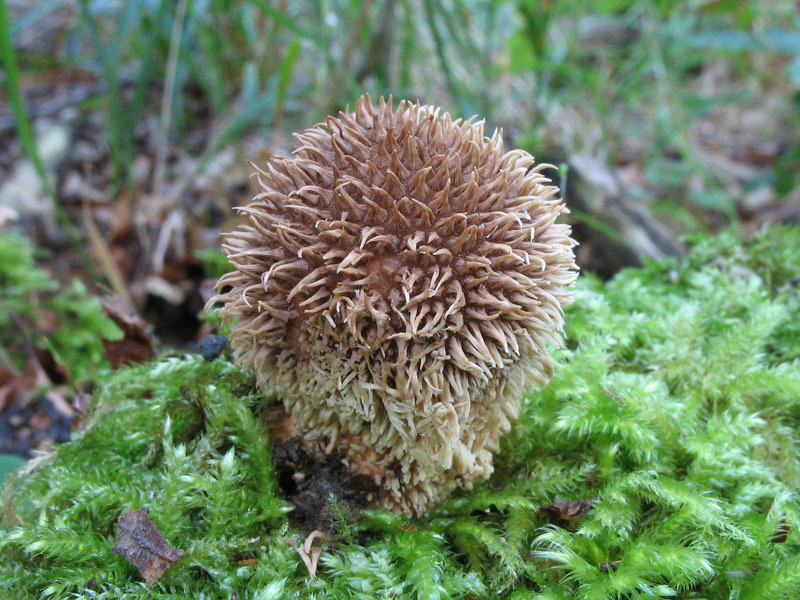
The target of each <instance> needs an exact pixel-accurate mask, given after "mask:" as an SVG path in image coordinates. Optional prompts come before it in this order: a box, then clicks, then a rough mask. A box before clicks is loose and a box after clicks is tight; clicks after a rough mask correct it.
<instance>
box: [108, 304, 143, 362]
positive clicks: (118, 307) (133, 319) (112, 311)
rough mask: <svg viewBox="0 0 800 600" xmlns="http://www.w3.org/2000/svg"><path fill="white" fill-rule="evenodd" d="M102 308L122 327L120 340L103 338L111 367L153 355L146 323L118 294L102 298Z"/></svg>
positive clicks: (141, 360) (138, 360)
mask: <svg viewBox="0 0 800 600" xmlns="http://www.w3.org/2000/svg"><path fill="white" fill-rule="evenodd" d="M102 304H103V310H104V311H105V313H106V315H107V316H108V317H109V318H110V319H111V320H112V321H114V323H115V324H116V325H117V327H119V328H120V329H122V332H123V334H124V337H123V338H122V339H121V340H107V339H105V338H103V340H102V341H103V347H104V348H105V356H106V358H107V359H108V362H109V363H111V367H112V368H113V369H118V368H119V367H121V366H122V365H128V364H131V363H136V362H144V361H146V360H150V359H151V358H153V356H155V350H154V349H153V341H152V339H151V338H150V333H149V332H148V331H147V323H145V322H144V319H142V318H141V317H140V316H139V314H138V313H137V312H136V311H135V310H134V309H133V308H131V306H130V305H129V304H128V303H127V302H125V301H124V300H123V299H122V298H120V297H119V296H109V297H107V298H103V300H102Z"/></svg>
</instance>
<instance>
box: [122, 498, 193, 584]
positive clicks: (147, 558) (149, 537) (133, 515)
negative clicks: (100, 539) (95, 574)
mask: <svg viewBox="0 0 800 600" xmlns="http://www.w3.org/2000/svg"><path fill="white" fill-rule="evenodd" d="M149 510H150V509H148V508H140V509H139V510H133V511H131V512H128V513H125V514H124V515H122V516H121V517H120V518H119V519H117V527H118V528H119V536H118V537H117V543H116V544H115V545H114V550H113V552H114V554H117V555H119V556H121V557H123V558H124V559H125V560H127V561H128V562H129V563H131V564H132V565H133V566H134V567H136V568H137V569H139V573H140V574H141V576H142V577H144V580H145V581H146V582H147V585H153V583H155V582H156V581H158V580H159V578H161V576H162V575H163V574H164V573H165V572H166V571H167V569H169V568H170V567H171V566H172V564H173V563H174V562H175V561H176V560H178V559H179V558H180V557H182V556H183V555H184V552H183V550H180V549H178V548H173V547H172V546H170V544H169V542H167V540H166V539H165V538H164V536H163V535H161V532H160V531H159V530H158V528H157V527H156V526H155V524H154V523H153V522H152V521H151V520H150V519H148V518H147V513H148V512H149Z"/></svg>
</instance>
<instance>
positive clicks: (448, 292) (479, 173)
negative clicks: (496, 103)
mask: <svg viewBox="0 0 800 600" xmlns="http://www.w3.org/2000/svg"><path fill="white" fill-rule="evenodd" d="M295 137H296V139H297V141H298V147H297V149H296V151H295V155H296V157H295V158H281V157H278V158H275V159H274V160H273V161H272V162H271V163H270V164H269V165H267V167H266V168H265V169H258V168H257V169H256V170H257V178H258V183H259V188H260V190H261V193H260V194H259V195H258V196H256V198H255V199H254V200H253V202H252V203H251V204H249V205H248V206H246V207H243V208H241V209H240V212H241V213H242V214H244V215H246V216H247V218H248V224H247V225H245V226H243V227H242V228H240V229H239V230H238V231H236V232H234V233H232V234H230V235H229V236H228V237H227V238H226V239H225V242H224V244H223V249H224V251H225V252H226V254H227V255H228V258H229V260H230V261H231V262H232V264H233V265H234V266H235V268H236V270H235V271H233V272H232V273H229V274H227V275H226V276H224V277H223V278H222V279H221V280H220V282H219V289H220V290H222V289H226V290H227V291H225V292H223V293H220V294H219V295H218V296H217V297H216V298H215V299H214V300H212V302H213V301H219V302H222V303H223V309H222V311H223V314H224V315H225V316H226V317H227V318H229V319H231V320H235V321H238V322H237V323H236V324H235V325H234V327H233V328H232V330H231V343H232V345H233V348H234V352H235V357H236V359H237V361H238V362H239V364H240V365H241V366H243V367H245V368H250V367H253V368H254V370H255V373H256V377H257V379H258V382H259V384H260V386H261V387H262V389H264V391H265V392H267V393H277V394H278V395H279V396H280V397H281V398H282V399H283V401H284V405H285V407H286V410H287V412H288V413H289V415H290V416H291V417H292V419H293V421H294V424H295V427H296V428H297V430H298V432H299V433H300V435H301V436H302V437H303V439H304V442H305V444H306V446H307V449H308V451H309V452H312V453H313V452H319V448H324V451H325V452H326V453H330V452H333V451H334V450H336V451H338V452H341V453H342V454H344V455H345V460H346V463H347V466H348V467H349V469H350V470H351V471H352V472H353V473H356V474H365V475H368V476H369V477H370V478H372V479H373V480H374V481H375V483H376V484H378V485H379V486H381V488H382V490H383V491H384V494H383V497H382V498H381V500H380V502H381V503H382V504H383V505H384V506H385V507H387V508H390V509H394V510H398V511H402V512H406V513H414V514H420V513H422V512H423V511H425V510H426V509H427V508H429V507H430V506H432V505H434V504H436V503H437V502H438V501H440V500H441V499H442V498H444V497H445V496H446V495H447V494H448V493H449V492H450V491H452V489H453V488H455V487H456V486H465V487H470V486H471V485H472V483H473V482H474V481H476V480H479V479H482V478H484V477H486V476H488V475H489V474H490V473H491V472H492V453H493V452H494V451H496V450H497V449H498V447H499V446H498V444H499V439H500V436H501V435H503V434H504V433H506V432H507V431H509V429H510V427H511V421H513V420H514V419H516V418H517V416H518V413H519V409H520V398H521V396H522V393H523V391H524V390H526V389H529V388H531V387H533V386H535V385H537V384H538V385H544V384H546V383H547V382H548V381H549V379H550V377H551V375H552V360H551V358H550V356H549V354H548V350H547V345H548V344H552V345H558V344H560V343H561V335H560V330H561V327H562V325H563V319H562V314H561V310H562V308H563V306H564V305H566V304H568V303H569V302H570V301H571V296H572V291H571V285H572V283H573V282H574V281H575V278H576V276H577V268H576V266H575V263H574V255H573V251H572V248H573V245H574V242H573V240H572V239H571V238H570V237H569V235H570V230H569V227H568V226H567V225H565V224H559V223H556V222H555V221H556V219H557V218H558V217H559V216H560V215H561V214H562V213H563V212H565V211H566V208H565V207H564V206H563V204H562V202H561V201H560V200H559V199H558V198H557V193H558V189H557V188H555V187H554V186H551V185H548V184H549V180H548V179H547V178H546V177H545V176H544V175H542V173H541V171H542V169H544V168H546V167H548V166H549V165H541V164H540V165H535V163H534V160H533V157H532V156H530V155H529V154H528V153H527V152H524V151H521V150H512V151H510V152H505V150H504V147H503V142H502V139H501V137H500V133H498V132H496V133H495V134H494V135H493V136H492V137H491V138H487V137H485V136H484V133H483V124H482V123H473V122H472V120H469V121H466V122H461V121H460V120H457V121H453V120H452V119H451V118H450V115H449V114H444V115H440V114H439V110H438V109H436V108H434V107H423V106H420V105H419V104H407V103H406V102H404V101H403V102H400V104H399V106H398V107H397V109H396V110H394V109H393V108H392V102H391V100H390V101H389V102H388V103H385V102H384V101H383V100H381V102H380V106H379V107H378V108H375V107H373V106H372V104H371V103H370V100H369V97H367V96H365V97H362V98H361V99H359V101H358V102H357V103H356V107H355V112H347V113H339V117H338V118H335V117H328V119H327V120H326V121H325V123H323V124H319V125H317V126H316V127H314V128H313V129H308V130H306V131H304V132H303V133H301V134H296V136H295Z"/></svg>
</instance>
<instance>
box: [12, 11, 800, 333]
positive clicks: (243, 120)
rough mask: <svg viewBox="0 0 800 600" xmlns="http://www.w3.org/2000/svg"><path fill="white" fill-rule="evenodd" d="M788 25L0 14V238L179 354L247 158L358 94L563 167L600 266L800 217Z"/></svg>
mask: <svg viewBox="0 0 800 600" xmlns="http://www.w3.org/2000/svg"><path fill="white" fill-rule="evenodd" d="M799 24H800V9H798V7H797V5H796V3H795V2H793V1H789V0H771V1H768V2H764V1H762V0H674V1H673V0H594V1H590V0H561V1H558V2H557V1H555V0H443V1H436V0H0V35H2V38H0V52H1V53H2V64H3V74H2V81H3V88H2V94H3V96H2V103H0V228H11V227H13V228H15V229H17V230H22V231H23V232H24V233H25V234H26V235H27V236H28V238H29V239H30V240H32V243H33V244H34V246H35V248H36V256H37V257H38V258H39V260H40V263H41V264H42V266H43V267H45V268H46V269H47V270H48V272H49V274H50V276H51V277H53V278H54V279H56V280H58V281H59V282H60V283H62V284H65V285H72V283H71V281H72V280H73V279H79V280H82V281H84V282H85V283H87V284H88V285H89V286H90V287H89V289H90V290H91V291H93V292H105V291H108V290H111V291H113V292H115V293H116V294H117V295H119V296H121V297H122V298H124V299H125V300H126V301H127V302H128V303H129V304H131V305H132V306H133V307H134V308H135V309H137V310H138V311H139V312H141V313H142V314H143V315H144V316H145V318H146V319H147V321H148V322H149V323H150V324H151V325H152V326H153V327H154V329H155V331H156V333H157V334H158V336H159V337H160V339H161V340H162V341H164V342H165V343H168V344H170V345H173V346H185V345H187V344H190V343H193V342H194V341H195V340H197V339H198V338H199V337H201V336H202V335H203V334H204V333H205V332H206V331H207V330H205V329H204V328H203V325H202V323H201V321H200V320H199V319H198V314H199V312H200V310H201V308H202V306H203V304H204V302H205V300H206V299H207V298H208V297H209V296H210V294H211V290H212V288H213V281H214V278H215V277H217V276H218V275H219V274H220V272H221V271H223V270H224V269H225V268H226V266H225V265H226V263H225V261H224V259H222V260H220V257H221V254H220V253H219V252H218V246H219V233H220V232H221V231H225V230H227V229H230V228H231V227H233V226H235V223H236V216H235V214H234V212H233V211H232V210H231V209H232V207H233V206H236V205H240V204H243V203H246V202H247V201H248V200H249V199H250V198H251V197H252V195H253V193H254V187H253V184H252V181H251V180H250V178H249V173H250V168H249V166H248V165H247V161H248V160H252V161H253V162H254V163H256V164H263V163H264V162H265V161H267V160H268V159H269V157H270V156H272V155H275V154H285V153H288V152H290V151H291V143H292V138H291V135H290V133H291V132H292V131H294V130H296V129H300V128H304V127H309V126H312V125H313V124H314V123H316V122H318V121H320V120H321V119H322V118H324V116H325V115H327V114H329V113H331V112H335V111H337V110H341V109H344V108H345V106H346V105H347V104H348V103H351V104H352V103H353V102H354V101H355V99H356V98H357V97H358V96H359V95H361V94H362V93H364V92H369V93H370V94H372V96H373V98H375V97H378V96H382V95H383V96H388V95H390V94H391V95H393V96H394V98H395V99H400V98H408V99H411V100H414V101H416V100H419V101H420V102H422V103H426V104H435V105H439V106H442V107H443V108H444V109H446V110H448V111H450V112H451V113H453V114H454V115H456V116H461V117H469V116H471V115H479V116H480V117H481V118H485V119H486V122H487V126H488V130H489V131H491V130H492V129H493V128H495V127H501V128H503V130H504V132H505V138H506V143H507V147H521V148H524V149H526V150H528V151H530V152H531V153H533V154H534V155H535V156H536V157H537V159H538V160H543V161H546V162H550V163H553V164H555V165H557V166H558V170H553V171H551V172H550V176H551V177H553V178H554V179H555V180H556V181H558V182H559V183H561V184H562V187H563V188H564V190H565V195H566V200H567V203H568V205H569V206H570V207H571V209H572V214H571V217H570V218H571V219H572V221H573V224H574V229H575V235H576V237H577V238H578V239H579V241H580V242H581V246H580V248H579V250H578V252H579V261H580V263H581V265H582V267H583V268H585V269H587V270H593V271H596V272H598V273H599V274H601V275H603V276H608V275H611V274H613V273H614V272H615V271H617V270H618V269H619V268H621V267H624V266H627V265H631V264H637V263H639V262H641V261H642V260H644V259H648V258H655V259H657V258H661V257H664V256H680V255H681V254H682V252H683V247H682V244H681V239H682V236H685V235H687V234H692V235H695V236H703V235H706V234H709V233H712V232H716V231H719V230H721V229H724V228H726V227H728V226H730V225H734V226H736V227H738V228H739V230H740V231H743V232H746V231H748V230H753V229H756V228H759V227H760V226H761V225H763V224H764V223H769V222H796V221H797V215H798V212H800V187H799V186H798V181H797V178H798V172H799V171H800V116H799V113H798V105H799V104H800V94H798V89H800V28H799V27H798V25H799ZM6 283H8V282H6ZM32 293H34V294H35V293H39V292H37V291H36V290H33V291H32ZM22 296H23V297H24V294H22ZM0 308H2V307H0ZM0 337H2V335H0Z"/></svg>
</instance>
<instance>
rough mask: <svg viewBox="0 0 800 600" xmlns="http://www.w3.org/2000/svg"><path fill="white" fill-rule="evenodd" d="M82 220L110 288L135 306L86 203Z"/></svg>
mask: <svg viewBox="0 0 800 600" xmlns="http://www.w3.org/2000/svg"><path fill="white" fill-rule="evenodd" d="M83 222H84V225H85V226H86V231H87V232H88V234H89V240H90V241H91V243H92V248H94V253H95V255H96V256H97V260H98V261H99V263H100V270H101V271H102V272H103V275H105V276H106V279H108V282H109V284H111V289H113V290H114V292H115V293H116V294H117V295H118V296H119V297H120V298H122V299H123V300H125V302H127V303H128V305H129V306H135V304H134V302H133V298H132V297H131V294H130V291H128V286H127V285H125V278H124V277H123V276H122V273H120V271H119V267H118V266H117V262H116V261H115V260H114V257H113V256H111V250H109V248H108V244H106V241H105V239H103V236H102V234H101V233H100V230H99V229H98V228H97V224H96V223H95V222H94V217H93V216H92V211H91V209H90V208H89V205H88V204H84V205H83Z"/></svg>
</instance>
